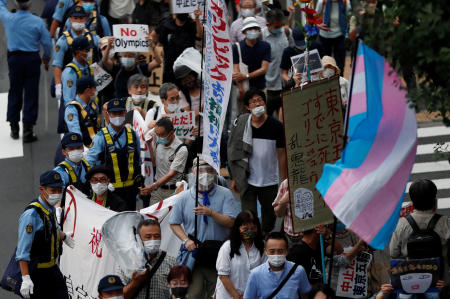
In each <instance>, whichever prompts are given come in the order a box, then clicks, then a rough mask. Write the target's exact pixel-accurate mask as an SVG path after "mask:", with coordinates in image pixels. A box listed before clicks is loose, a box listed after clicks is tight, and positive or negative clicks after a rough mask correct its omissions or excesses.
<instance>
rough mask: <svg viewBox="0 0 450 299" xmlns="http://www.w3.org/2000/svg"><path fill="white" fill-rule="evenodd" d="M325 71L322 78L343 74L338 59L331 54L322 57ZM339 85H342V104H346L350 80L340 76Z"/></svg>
mask: <svg viewBox="0 0 450 299" xmlns="http://www.w3.org/2000/svg"><path fill="white" fill-rule="evenodd" d="M322 64H323V71H322V72H321V74H320V76H321V78H322V79H326V78H330V77H333V76H334V75H336V74H338V75H340V74H341V70H340V69H339V67H338V66H337V65H336V60H335V59H334V58H333V57H331V56H323V57H322ZM339 85H340V87H341V101H342V105H343V106H346V105H347V102H348V88H349V84H348V80H347V79H345V78H344V77H342V76H339Z"/></svg>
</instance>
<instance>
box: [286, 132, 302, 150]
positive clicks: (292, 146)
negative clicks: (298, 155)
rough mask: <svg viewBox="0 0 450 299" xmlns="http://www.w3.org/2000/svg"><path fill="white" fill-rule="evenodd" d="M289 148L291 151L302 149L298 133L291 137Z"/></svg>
mask: <svg viewBox="0 0 450 299" xmlns="http://www.w3.org/2000/svg"><path fill="white" fill-rule="evenodd" d="M289 147H290V149H291V150H293V149H295V148H297V147H300V143H299V142H298V136H297V133H294V134H292V135H291V137H290V138H289Z"/></svg>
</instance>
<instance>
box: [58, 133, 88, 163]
mask: <svg viewBox="0 0 450 299" xmlns="http://www.w3.org/2000/svg"><path fill="white" fill-rule="evenodd" d="M61 148H62V149H61V152H62V154H63V155H64V157H66V159H67V160H69V161H70V162H73V163H75V164H77V165H79V164H80V163H81V159H83V152H84V146H83V138H82V137H81V135H80V134H78V133H72V132H69V133H67V134H65V135H64V137H63V138H62V139H61Z"/></svg>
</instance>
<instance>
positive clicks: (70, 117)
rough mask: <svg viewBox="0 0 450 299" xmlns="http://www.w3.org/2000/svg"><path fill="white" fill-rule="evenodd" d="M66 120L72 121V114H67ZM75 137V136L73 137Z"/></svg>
mask: <svg viewBox="0 0 450 299" xmlns="http://www.w3.org/2000/svg"><path fill="white" fill-rule="evenodd" d="M67 119H68V120H69V121H72V119H73V114H72V113H69V114H68V115H67ZM74 136H75V135H74Z"/></svg>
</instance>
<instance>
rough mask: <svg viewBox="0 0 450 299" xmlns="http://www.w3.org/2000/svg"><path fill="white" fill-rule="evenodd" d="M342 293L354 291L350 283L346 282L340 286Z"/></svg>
mask: <svg viewBox="0 0 450 299" xmlns="http://www.w3.org/2000/svg"><path fill="white" fill-rule="evenodd" d="M340 287H341V290H342V292H348V291H350V290H351V289H352V286H351V285H350V281H347V280H344V281H343V282H342V284H341V285H340Z"/></svg>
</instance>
